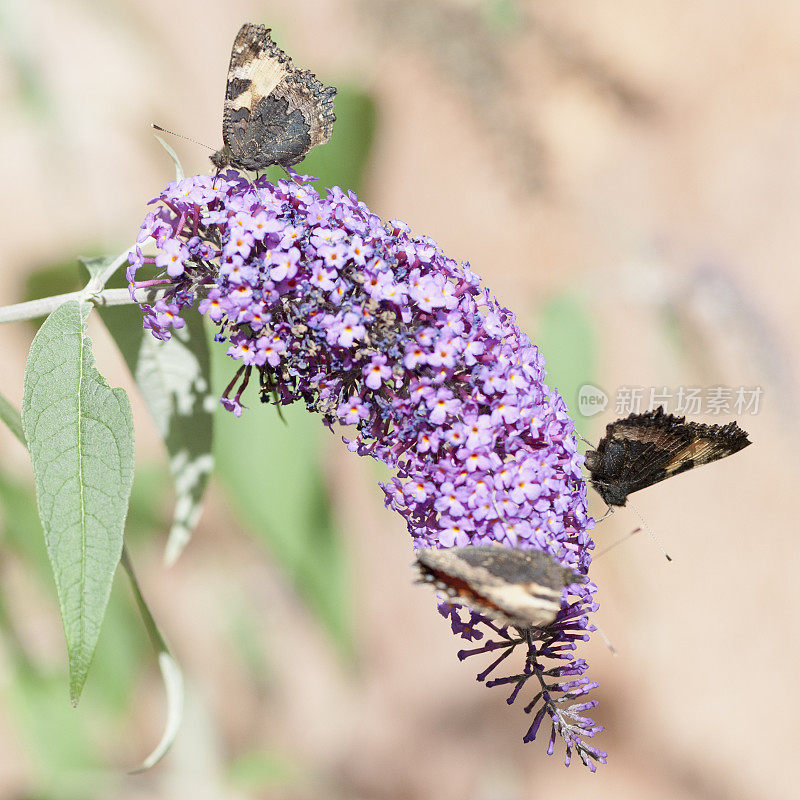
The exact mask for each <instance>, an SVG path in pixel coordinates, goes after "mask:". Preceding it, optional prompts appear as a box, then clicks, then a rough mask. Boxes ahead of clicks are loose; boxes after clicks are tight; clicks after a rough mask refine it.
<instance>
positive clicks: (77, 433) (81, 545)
mask: <svg viewBox="0 0 800 800" xmlns="http://www.w3.org/2000/svg"><path fill="white" fill-rule="evenodd" d="M89 308H90V307H89V306H88V304H81V303H78V302H76V301H70V302H67V303H64V305H62V306H60V307H59V308H57V309H56V310H55V311H54V312H53V313H52V314H50V316H49V317H48V318H47V319H46V320H45V321H44V323H43V324H42V327H41V328H40V329H39V331H38V333H37V334H36V337H35V338H34V340H33V344H32V345H31V350H30V353H29V355H28V363H27V367H26V369H25V388H24V395H23V401H22V426H23V429H24V431H25V438H26V439H27V442H28V448H29V450H30V454H31V461H32V462H33V472H34V478H35V484H36V501H37V505H38V509H39V518H40V519H41V522H42V526H43V528H44V535H45V544H46V546H47V552H48V556H49V558H50V564H51V566H52V569H53V575H54V577H55V582H56V591H57V593H58V601H59V605H60V607H61V617H62V621H63V625H64V632H65V635H66V640H67V651H68V654H69V667H70V696H71V697H72V700H73V702H77V700H78V698H79V697H80V694H81V691H82V689H83V686H84V683H85V682H86V676H87V674H88V672H89V667H90V665H91V662H92V657H93V655H94V651H95V647H96V645H97V638H98V636H99V634H100V625H101V623H102V621H103V616H104V614H105V610H106V605H107V604H108V597H109V593H110V591H111V583H112V581H113V578H114V572H115V570H116V568H117V563H118V562H119V558H120V553H121V551H122V534H123V529H124V526H125V517H126V514H127V511H128V500H129V497H130V492H131V484H132V482H133V461H134V444H133V417H132V415H131V409H130V403H129V402H128V397H127V395H126V394H125V392H124V391H123V390H122V389H112V388H110V387H109V385H108V383H107V382H106V380H105V379H104V378H103V376H102V375H101V374H100V373H99V372H98V371H97V369H95V366H94V357H93V355H92V349H91V341H90V340H89V339H88V338H87V337H86V318H87V316H88V313H89Z"/></svg>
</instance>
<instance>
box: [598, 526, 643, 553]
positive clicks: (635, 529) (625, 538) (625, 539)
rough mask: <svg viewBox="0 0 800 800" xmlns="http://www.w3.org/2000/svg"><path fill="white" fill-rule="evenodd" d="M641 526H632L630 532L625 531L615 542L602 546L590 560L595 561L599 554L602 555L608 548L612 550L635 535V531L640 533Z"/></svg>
mask: <svg viewBox="0 0 800 800" xmlns="http://www.w3.org/2000/svg"><path fill="white" fill-rule="evenodd" d="M641 532H642V529H641V528H634V529H633V530H632V531H631V532H630V533H626V534H625V535H624V536H620V538H619V539H617V541H616V542H613V543H612V544H610V545H609V546H608V547H604V548H603V549H602V550H601V551H600V552H599V553H598V554H597V555H596V556H594V557H593V558H592V561H597V559H598V558H600V556H604V555H605V554H606V553H607V552H608V551H609V550H613V549H614V548H615V547H616V546H617V545H620V544H622V543H623V542H625V541H627V540H628V539H630V538H631V536H635V535H636V534H637V533H641Z"/></svg>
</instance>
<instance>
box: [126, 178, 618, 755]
mask: <svg viewBox="0 0 800 800" xmlns="http://www.w3.org/2000/svg"><path fill="white" fill-rule="evenodd" d="M153 202H154V203H159V205H158V206H157V210H155V211H153V212H151V213H150V214H148V215H147V217H146V219H145V221H144V223H143V225H142V229H141V233H140V236H139V237H138V239H137V241H138V242H139V244H138V245H137V248H136V250H135V251H134V252H132V254H131V261H130V264H131V266H130V270H129V278H130V282H131V290H134V289H135V288H137V287H139V286H145V285H153V280H152V278H156V279H161V283H162V285H164V286H166V287H167V289H166V294H165V295H164V297H163V298H162V299H161V300H159V301H158V303H156V304H155V305H153V306H142V310H143V311H144V314H145V323H144V324H145V327H147V328H149V329H151V330H152V332H153V335H154V336H156V337H158V338H161V339H167V338H169V336H170V334H171V331H172V330H173V329H175V328H177V327H179V326H180V325H181V324H182V320H181V319H180V314H181V312H182V311H183V310H185V309H187V308H189V307H191V306H193V305H194V304H195V303H199V310H200V312H201V313H202V314H205V315H206V316H207V317H208V318H209V319H210V320H211V321H212V322H213V323H215V324H216V325H217V326H218V328H219V332H218V333H217V334H216V337H215V339H216V340H217V341H226V345H227V348H228V354H229V355H230V356H231V357H232V358H233V359H235V360H237V361H239V362H240V363H239V369H238V371H237V372H236V375H235V377H234V378H233V380H232V381H231V383H230V385H229V386H228V388H227V389H226V391H225V393H224V395H223V398H222V401H221V402H222V404H223V406H224V407H225V408H227V409H228V410H230V411H232V412H233V413H234V414H236V415H240V414H241V413H242V410H243V408H244V405H243V403H242V394H243V392H244V390H245V388H246V386H247V384H248V382H249V380H250V377H251V374H252V372H253V371H254V370H255V371H257V373H258V378H259V384H260V386H261V387H262V389H263V388H265V387H266V388H268V389H269V391H262V400H264V401H265V402H269V401H272V402H278V403H280V404H287V403H291V402H294V401H295V400H302V401H303V402H304V403H305V404H306V405H307V407H308V408H309V409H310V410H312V411H316V412H318V413H319V414H320V415H321V416H322V418H323V421H324V422H325V424H326V425H328V426H330V427H333V426H336V425H344V426H350V427H351V428H354V429H355V430H354V434H352V435H351V436H350V437H349V438H348V439H345V442H346V444H347V446H348V449H349V450H351V451H352V452H356V453H358V454H359V455H364V456H367V455H368V456H371V457H372V458H375V459H378V460H379V461H382V462H383V463H385V464H386V465H388V466H389V467H390V468H392V469H393V470H394V477H393V478H392V479H391V480H389V481H388V482H387V483H385V484H382V488H383V490H384V492H385V496H386V498H385V502H386V505H387V506H388V507H391V508H393V509H394V510H395V511H397V512H398V513H399V514H400V515H401V516H402V517H403V518H404V519H405V521H406V524H407V526H408V531H409V533H410V535H411V537H412V542H413V545H414V547H417V548H418V547H450V546H454V545H459V546H462V545H469V544H473V545H483V544H491V543H499V544H502V545H504V546H507V547H508V546H514V547H521V548H535V549H538V550H542V551H545V552H547V553H549V554H551V555H552V556H554V557H555V558H556V559H558V561H560V562H561V563H562V564H563V565H564V566H569V567H571V568H572V569H573V570H575V571H577V572H578V573H580V574H581V575H584V576H586V575H588V571H589V565H590V563H591V550H592V549H593V548H594V543H593V542H592V539H591V538H590V535H589V531H590V529H591V528H592V527H593V526H594V521H593V520H592V519H591V518H590V517H589V516H588V514H587V511H586V485H585V483H584V479H583V475H582V473H581V465H582V463H583V456H582V455H580V454H579V453H578V451H577V448H576V444H575V435H574V426H573V423H572V420H571V419H570V418H569V415H568V413H567V408H566V405H565V404H564V401H563V399H562V398H561V396H560V395H559V394H558V392H557V391H555V390H551V389H550V388H548V387H547V385H546V384H545V383H544V380H545V372H544V359H543V358H542V356H541V354H540V353H539V351H538V350H537V348H536V347H535V346H534V345H533V344H532V343H531V342H530V340H529V339H528V337H527V336H526V335H525V334H524V333H523V332H522V331H521V330H520V329H519V327H518V326H517V324H516V320H515V318H514V315H513V313H512V312H511V311H509V310H508V309H507V308H504V307H503V306H501V305H500V304H499V303H498V302H497V300H496V299H495V298H494V297H493V296H492V295H491V293H490V292H489V291H488V290H487V289H486V288H485V287H483V286H481V283H480V279H479V278H478V277H477V276H476V275H475V273H473V272H472V270H471V269H470V268H469V265H468V264H458V263H457V262H455V261H454V260H452V259H450V258H447V257H446V256H445V255H444V254H443V253H442V252H441V251H440V250H439V249H438V247H437V245H436V243H435V242H434V241H433V240H432V239H429V238H427V237H416V236H413V235H412V233H411V231H410V230H409V228H408V226H407V225H405V223H403V222H400V221H399V220H392V221H391V222H389V223H388V224H384V223H382V222H381V220H380V219H379V218H378V217H377V216H376V215H375V214H373V213H372V212H371V211H370V210H369V209H368V208H367V206H366V205H364V203H362V202H360V201H359V200H358V199H357V198H356V196H355V195H354V194H353V193H352V192H344V191H342V190H341V189H339V188H334V189H332V190H331V191H330V192H329V194H328V195H327V196H326V197H321V196H320V194H319V193H318V192H317V191H316V190H315V189H314V188H313V186H312V185H311V184H310V183H309V180H308V179H306V178H303V177H301V176H297V175H294V176H293V180H288V181H287V180H283V181H279V182H278V183H276V184H272V183H270V182H268V181H267V180H266V179H265V178H263V177H262V178H259V179H258V180H257V181H255V183H249V182H247V181H246V180H245V179H244V178H243V177H242V176H241V175H239V174H238V173H236V172H234V171H228V172H227V173H225V174H224V175H221V176H218V177H217V178H216V179H215V180H213V181H212V180H211V179H210V178H209V176H206V175H200V176H196V177H194V178H186V179H185V180H183V181H181V182H180V183H179V184H174V183H173V184H170V185H169V186H167V188H166V189H165V190H164V191H163V192H162V193H161V194H160V195H159V196H158V197H157V198H155V199H154V201H153ZM148 238H152V239H153V240H154V241H155V243H156V254H155V257H147V258H145V257H143V255H142V247H143V246H144V242H145V241H146V240H147V239H148ZM142 268H145V269H148V270H150V271H152V270H155V271H156V274H155V275H151V276H148V277H150V278H151V280H148V281H141V282H137V281H136V275H137V273H138V271H139V270H140V269H142ZM595 592H596V586H595V585H594V584H593V583H591V582H590V581H588V580H587V581H586V582H585V583H582V584H574V585H572V586H570V587H569V588H568V589H565V590H564V595H563V598H562V604H561V611H560V612H559V614H558V616H557V617H556V619H555V620H554V621H553V622H552V623H551V624H550V625H548V626H547V628H545V629H541V630H540V629H530V630H522V631H520V630H517V629H514V628H502V627H499V626H498V625H496V624H495V623H493V622H492V621H491V620H489V619H487V618H485V617H482V616H480V615H479V614H476V613H474V612H467V610H466V609H464V608H463V607H461V606H454V605H450V604H449V603H445V604H442V605H441V606H440V611H441V613H442V614H443V615H444V616H445V617H446V618H447V619H448V620H449V621H450V625H451V628H452V630H453V633H454V634H455V635H457V636H459V637H461V638H462V639H464V640H465V641H469V642H473V643H474V644H476V645H478V646H477V647H475V648H474V649H472V650H469V651H462V652H461V653H459V658H462V659H463V658H467V657H470V656H473V655H477V654H481V653H485V654H488V655H490V657H491V659H492V660H491V663H490V664H489V665H488V666H487V667H486V668H485V669H484V670H483V671H482V672H481V673H480V674H479V676H478V677H479V680H481V681H485V682H486V683H487V685H488V686H505V687H506V688H507V689H509V690H510V696H509V702H514V701H516V700H517V698H518V697H520V696H521V695H522V694H523V693H526V694H528V696H530V694H531V693H532V694H533V700H532V701H531V702H530V703H529V705H528V706H527V707H525V711H526V712H527V713H529V714H531V715H532V716H531V724H530V726H529V729H528V731H527V733H526V735H525V737H524V738H525V740H526V741H529V740H531V739H533V738H534V737H535V736H536V735H537V734H538V733H541V732H542V731H544V732H545V733H544V734H543V735H545V736H547V737H548V746H547V750H548V752H553V750H554V747H555V742H556V740H557V739H560V740H561V741H562V742H563V743H564V745H565V748H566V763H569V761H570V759H571V757H572V755H573V754H575V753H577V755H578V756H579V757H580V759H581V760H582V761H583V763H584V764H586V765H587V766H589V767H590V768H591V769H594V768H595V764H596V763H597V762H599V763H604V762H605V754H604V753H602V752H601V751H599V750H597V749H595V748H593V747H590V746H589V745H588V744H586V742H585V740H586V739H589V738H591V737H593V736H594V735H595V734H596V733H598V732H599V731H600V728H599V727H598V726H596V725H595V724H594V723H593V722H592V721H591V720H590V719H589V718H588V717H586V716H585V712H586V711H587V710H589V709H590V708H592V707H593V705H594V703H593V701H591V700H589V699H588V698H587V697H586V695H587V692H588V691H590V689H592V688H593V687H594V684H593V683H591V682H590V681H589V679H588V678H586V677H585V675H584V673H585V672H586V669H587V665H586V662H585V661H583V659H579V658H576V657H575V656H574V652H575V648H576V645H577V643H578V642H581V641H584V640H586V639H588V637H589V634H590V633H591V632H592V631H593V630H595V628H594V626H593V625H592V624H591V622H590V621H589V614H590V613H591V612H593V611H595V610H596V608H597V606H596V603H595V602H594V595H595ZM517 648H519V650H517ZM512 652H521V653H522V654H523V655H524V663H523V665H522V668H521V669H522V671H521V672H518V673H512V674H510V675H506V676H499V675H497V672H498V670H499V668H500V666H501V665H506V664H508V663H510V662H508V660H507V657H508V656H509V655H510V654H511V653H512ZM490 675H491V676H492V677H491V679H489V676H490Z"/></svg>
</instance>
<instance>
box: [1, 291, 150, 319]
mask: <svg viewBox="0 0 800 800" xmlns="http://www.w3.org/2000/svg"><path fill="white" fill-rule="evenodd" d="M164 292H165V289H160V288H159V289H153V288H147V289H137V290H136V291H135V292H134V296H133V299H131V295H130V292H129V291H128V289H103V290H102V291H99V292H95V293H91V294H87V292H86V290H85V289H81V290H80V291H78V292H67V293H66V294H56V295H53V296H52V297H43V298H41V299H40V300H29V301H28V302H27V303H15V304H14V305H12V306H3V307H2V308H0V323H3V322H17V321H19V320H23V319H36V318H37V317H46V316H47V315H48V314H50V313H51V312H53V311H55V310H56V309H57V308H58V307H59V306H60V305H62V304H63V303H66V302H67V301H68V300H78V301H81V300H83V301H88V302H91V303H94V304H95V305H97V306H126V305H132V304H134V303H154V302H155V301H156V300H158V299H159V298H160V297H161V296H162V295H163V294H164Z"/></svg>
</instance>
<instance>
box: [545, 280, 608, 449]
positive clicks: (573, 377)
mask: <svg viewBox="0 0 800 800" xmlns="http://www.w3.org/2000/svg"><path fill="white" fill-rule="evenodd" d="M534 341H535V343H536V345H537V346H538V347H539V349H540V350H541V352H542V354H543V355H544V358H545V361H546V367H545V368H546V369H547V378H546V380H547V385H548V386H550V387H551V388H555V389H558V391H559V392H560V393H561V396H562V397H563V398H564V400H565V402H566V404H567V407H568V408H569V410H570V415H571V416H572V419H573V420H574V421H575V427H576V429H577V430H578V433H580V434H582V435H584V436H585V435H586V434H587V433H588V428H589V421H588V420H587V419H585V418H584V417H582V416H581V415H580V414H579V413H578V390H579V389H580V387H581V386H582V385H583V384H585V383H594V381H595V373H596V370H597V346H596V343H595V332H594V329H593V327H592V321H591V311H590V309H589V308H588V305H587V303H586V302H585V301H584V300H583V299H582V298H581V297H580V296H579V295H577V294H570V293H565V294H559V295H556V296H554V297H552V298H551V299H550V300H548V301H547V302H546V303H545V304H544V305H543V306H542V308H541V310H540V312H539V330H538V334H537V336H536V337H534Z"/></svg>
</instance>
